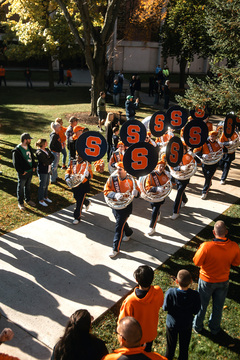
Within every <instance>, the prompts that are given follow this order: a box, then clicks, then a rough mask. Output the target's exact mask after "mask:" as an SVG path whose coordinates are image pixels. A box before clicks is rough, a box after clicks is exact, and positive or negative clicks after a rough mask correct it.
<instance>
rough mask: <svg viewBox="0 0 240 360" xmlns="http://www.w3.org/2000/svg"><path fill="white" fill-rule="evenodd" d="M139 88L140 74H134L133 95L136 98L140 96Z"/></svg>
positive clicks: (140, 86) (140, 84) (140, 85)
mask: <svg viewBox="0 0 240 360" xmlns="http://www.w3.org/2000/svg"><path fill="white" fill-rule="evenodd" d="M141 88H142V83H141V79H140V76H139V75H137V76H136V81H135V97H136V98H140V93H139V92H140V91H141Z"/></svg>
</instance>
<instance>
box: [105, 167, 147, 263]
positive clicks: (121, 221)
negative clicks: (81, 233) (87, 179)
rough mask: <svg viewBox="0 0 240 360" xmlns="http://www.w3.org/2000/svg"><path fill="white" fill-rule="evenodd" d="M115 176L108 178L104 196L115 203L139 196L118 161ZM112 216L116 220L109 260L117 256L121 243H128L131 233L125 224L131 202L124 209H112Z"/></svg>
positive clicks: (130, 209) (130, 211)
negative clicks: (128, 197) (130, 196)
mask: <svg viewBox="0 0 240 360" xmlns="http://www.w3.org/2000/svg"><path fill="white" fill-rule="evenodd" d="M116 168H117V174H116V175H115V176H110V177H109V178H108V180H107V182H106V184H105V186H104V195H105V196H107V197H108V198H110V199H115V200H116V201H118V200H121V199H123V198H124V197H126V196H129V194H126V193H130V195H132V196H134V197H138V196H139V192H140V191H139V189H138V187H137V186H136V188H134V184H133V181H135V180H132V178H130V177H129V176H128V174H127V172H126V170H124V167H123V163H122V162H121V161H120V162H118V163H117V164H116ZM112 212H113V215H114V217H115V219H116V225H115V234H114V238H113V250H112V252H111V253H110V254H109V257H110V258H114V257H115V256H117V255H118V253H119V251H120V245H121V242H122V241H129V240H130V237H131V235H132V233H133V231H132V229H131V228H130V227H129V225H128V223H127V219H128V218H129V216H130V215H131V213H132V202H130V204H128V205H127V206H126V207H125V208H124V209H117V208H116V209H115V208H113V209H112ZM123 234H125V236H123Z"/></svg>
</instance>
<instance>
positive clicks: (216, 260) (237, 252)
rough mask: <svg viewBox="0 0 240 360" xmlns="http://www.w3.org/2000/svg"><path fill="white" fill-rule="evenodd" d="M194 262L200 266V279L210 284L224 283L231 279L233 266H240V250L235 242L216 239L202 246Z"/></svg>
mask: <svg viewBox="0 0 240 360" xmlns="http://www.w3.org/2000/svg"><path fill="white" fill-rule="evenodd" d="M193 262H194V264H195V265H196V266H200V275H199V277H200V279H202V280H204V281H206V282H210V283H218V282H224V281H227V280H228V279H229V272H230V267H231V265H233V266H238V265H240V249H239V246H238V244H237V243H235V242H234V241H231V240H229V239H227V238H216V239H214V241H209V242H204V243H203V244H201V245H200V247H199V249H198V250H197V252H196V254H195V256H194V258H193Z"/></svg>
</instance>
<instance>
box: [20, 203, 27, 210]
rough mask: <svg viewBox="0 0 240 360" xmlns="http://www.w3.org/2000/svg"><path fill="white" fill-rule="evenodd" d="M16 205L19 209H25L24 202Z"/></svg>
mask: <svg viewBox="0 0 240 360" xmlns="http://www.w3.org/2000/svg"><path fill="white" fill-rule="evenodd" d="M18 207H19V209H20V210H21V211H25V210H26V208H25V206H24V204H18Z"/></svg>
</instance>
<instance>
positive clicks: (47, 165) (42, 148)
mask: <svg viewBox="0 0 240 360" xmlns="http://www.w3.org/2000/svg"><path fill="white" fill-rule="evenodd" d="M47 145H48V143H47V140H46V139H39V140H38V141H37V142H36V146H37V148H38V149H37V151H36V156H37V159H38V166H37V173H38V177H39V189H38V201H39V204H40V205H42V206H48V204H47V203H52V200H50V199H49V197H48V185H49V181H50V172H51V164H52V162H53V161H54V155H53V154H52V153H51V151H50V150H49V149H48V148H47Z"/></svg>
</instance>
